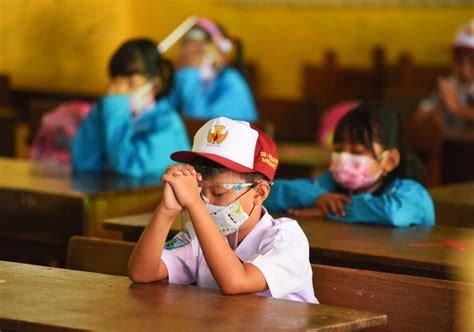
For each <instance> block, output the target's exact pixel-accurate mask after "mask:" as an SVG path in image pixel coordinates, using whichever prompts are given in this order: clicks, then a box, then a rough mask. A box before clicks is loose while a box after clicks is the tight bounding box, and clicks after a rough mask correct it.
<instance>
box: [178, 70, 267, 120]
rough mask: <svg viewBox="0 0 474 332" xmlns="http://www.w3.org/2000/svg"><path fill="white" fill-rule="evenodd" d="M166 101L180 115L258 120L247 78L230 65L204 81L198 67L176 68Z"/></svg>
mask: <svg viewBox="0 0 474 332" xmlns="http://www.w3.org/2000/svg"><path fill="white" fill-rule="evenodd" d="M169 101H170V104H171V105H172V106H173V107H174V108H176V109H177V110H179V111H180V112H181V114H182V115H183V116H185V117H189V118H193V119H203V120H206V119H212V118H216V117H219V116H225V117H228V118H231V119H234V120H244V121H249V122H255V121H257V120H258V114H257V110H256V107H255V102H254V100H253V97H252V93H251V92H250V89H249V87H248V85H247V82H246V81H245V79H244V78H243V77H242V75H241V74H240V73H239V72H238V71H237V70H235V69H233V68H229V67H225V68H223V69H222V70H221V71H220V72H219V73H218V75H217V76H216V77H215V78H214V79H213V80H211V81H210V82H207V83H206V82H205V81H203V79H202V78H201V71H200V68H195V67H189V68H183V69H180V70H178V71H177V72H176V74H175V78H174V88H173V90H172V91H171V93H170V96H169Z"/></svg>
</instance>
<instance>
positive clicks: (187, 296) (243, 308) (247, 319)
mask: <svg viewBox="0 0 474 332" xmlns="http://www.w3.org/2000/svg"><path fill="white" fill-rule="evenodd" d="M0 280H1V282H0V329H2V330H3V329H10V330H20V331H23V330H29V331H30V330H47V329H55V330H61V331H63V330H64V331H67V330H79V329H80V330H95V331H96V330H99V331H105V330H107V331H158V330H160V331H167V330H168V331H223V330H225V331H242V330H244V329H245V330H246V331H262V330H276V329H278V330H291V331H303V330H312V331H328V330H331V331H349V330H352V329H359V328H364V327H370V326H379V325H384V324H386V321H387V317H386V315H383V314H377V313H372V312H366V311H357V310H352V309H346V308H340V307H334V306H327V305H314V304H305V303H299V302H293V301H287V300H276V299H267V298H263V297H258V296H254V295H240V296H224V295H222V294H221V293H220V292H218V291H217V290H212V289H206V288H198V287H193V286H180V285H172V284H167V283H152V284H132V283H131V282H130V280H129V279H128V278H126V277H119V276H110V275H105V274H98V273H90V272H80V271H72V270H66V269H56V268H46V267H40V266H34V265H26V264H18V263H8V262H0Z"/></svg>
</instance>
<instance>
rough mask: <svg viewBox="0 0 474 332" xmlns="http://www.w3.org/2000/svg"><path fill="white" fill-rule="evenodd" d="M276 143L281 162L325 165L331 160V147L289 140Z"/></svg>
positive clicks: (315, 165)
mask: <svg viewBox="0 0 474 332" xmlns="http://www.w3.org/2000/svg"><path fill="white" fill-rule="evenodd" d="M277 145H278V157H279V159H280V163H282V164H289V165H297V166H311V167H327V166H329V163H330V162H331V151H332V149H331V148H329V147H324V146H316V145H314V144H309V143H290V142H278V144H277Z"/></svg>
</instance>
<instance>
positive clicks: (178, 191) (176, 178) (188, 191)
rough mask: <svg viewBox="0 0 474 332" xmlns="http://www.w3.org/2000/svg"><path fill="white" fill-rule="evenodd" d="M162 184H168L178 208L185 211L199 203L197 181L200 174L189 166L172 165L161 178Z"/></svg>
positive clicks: (199, 179) (199, 178)
mask: <svg viewBox="0 0 474 332" xmlns="http://www.w3.org/2000/svg"><path fill="white" fill-rule="evenodd" d="M161 178H162V180H163V182H165V183H167V184H169V185H170V186H171V188H172V189H173V193H174V195H175V197H176V199H177V202H178V204H179V205H180V206H182V207H183V208H185V209H187V208H188V207H189V206H190V205H192V204H194V203H195V202H196V201H201V196H200V195H199V193H200V189H199V186H198V181H201V180H202V178H201V174H199V173H197V172H196V170H195V169H194V168H193V167H192V166H189V165H174V166H171V167H168V170H167V171H166V173H165V174H163V176H162V177H161Z"/></svg>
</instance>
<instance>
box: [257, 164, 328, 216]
mask: <svg viewBox="0 0 474 332" xmlns="http://www.w3.org/2000/svg"><path fill="white" fill-rule="evenodd" d="M335 189H336V185H335V182H334V180H333V179H332V176H331V173H329V172H326V173H324V174H322V175H320V176H319V177H317V178H316V179H315V180H311V179H294V180H275V182H274V184H273V186H272V187H271V189H270V194H269V196H268V198H267V199H266V200H265V203H264V205H265V207H266V208H267V209H268V210H269V211H271V212H279V211H286V210H289V209H301V208H308V207H311V206H313V205H314V202H315V200H316V198H318V197H319V196H321V195H322V194H325V193H327V192H331V191H334V190H335Z"/></svg>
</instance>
